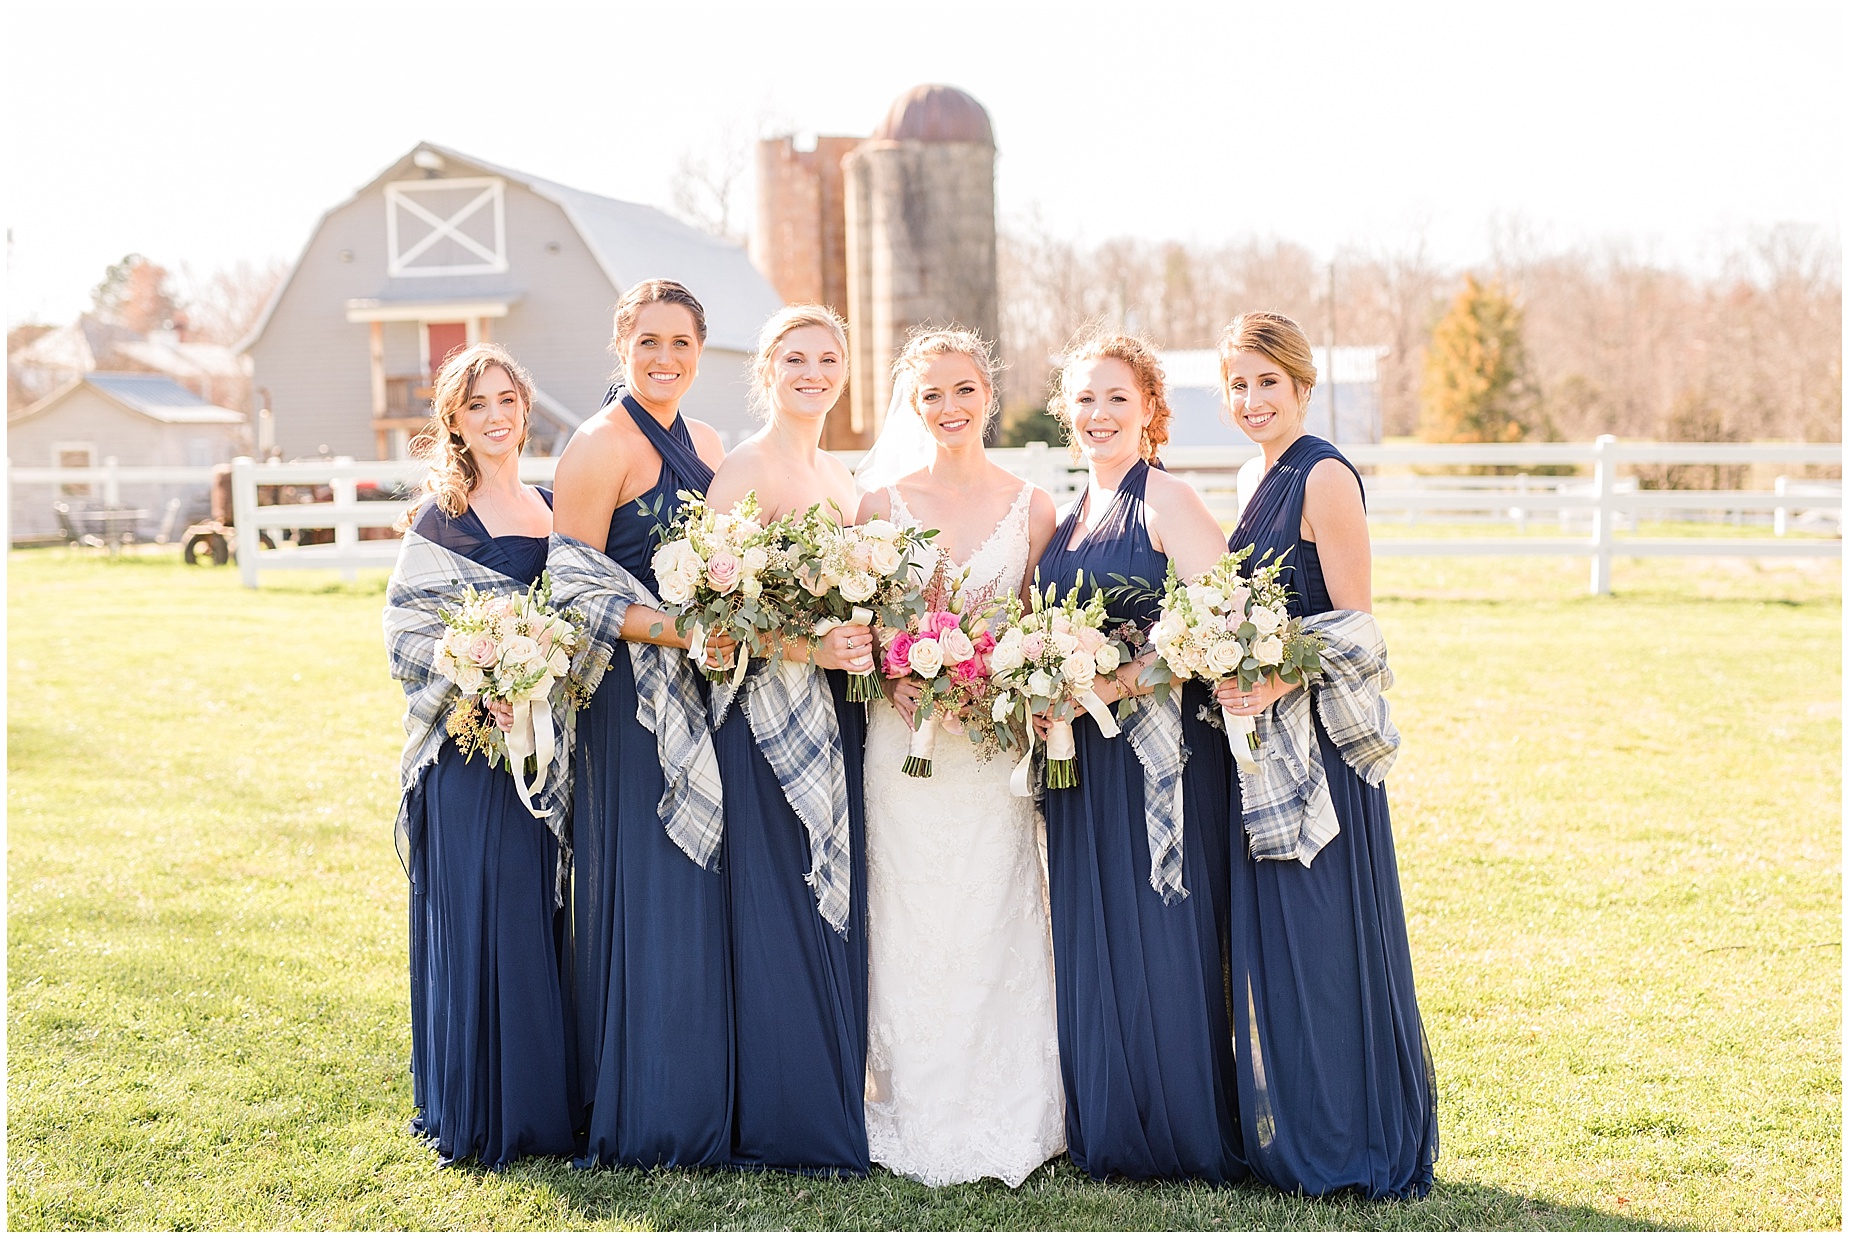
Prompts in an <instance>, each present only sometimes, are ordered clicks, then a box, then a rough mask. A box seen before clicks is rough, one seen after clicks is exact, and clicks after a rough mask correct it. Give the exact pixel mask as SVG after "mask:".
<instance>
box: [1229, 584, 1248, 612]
mask: <svg viewBox="0 0 1849 1239" xmlns="http://www.w3.org/2000/svg"><path fill="white" fill-rule="evenodd" d="M1251 598H1252V587H1251V586H1249V585H1241V586H1239V587H1237V588H1236V589H1234V590H1233V592H1232V593H1230V594H1228V595H1227V596H1226V603H1227V609H1228V610H1230V611H1232V612H1234V613H1235V614H1239V615H1243V614H1245V609H1246V603H1247V602H1249V601H1250V600H1251Z"/></svg>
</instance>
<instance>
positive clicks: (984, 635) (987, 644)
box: [976, 628, 995, 654]
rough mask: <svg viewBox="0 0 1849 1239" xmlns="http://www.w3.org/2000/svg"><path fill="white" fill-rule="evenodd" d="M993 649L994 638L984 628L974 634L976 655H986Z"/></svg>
mask: <svg viewBox="0 0 1849 1239" xmlns="http://www.w3.org/2000/svg"><path fill="white" fill-rule="evenodd" d="M994 648H995V638H994V636H993V635H991V634H990V632H989V630H988V629H986V628H985V629H983V630H982V631H981V632H979V633H977V634H976V652H977V653H978V654H987V653H988V652H989V651H990V650H992V649H994Z"/></svg>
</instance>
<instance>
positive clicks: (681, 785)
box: [546, 533, 725, 869]
mask: <svg viewBox="0 0 1849 1239" xmlns="http://www.w3.org/2000/svg"><path fill="white" fill-rule="evenodd" d="M546 571H547V572H549V573H551V574H552V602H553V605H554V606H556V607H559V608H560V609H563V608H566V607H576V608H577V609H578V610H580V611H582V612H583V613H584V616H585V627H586V632H585V636H586V641H585V648H584V649H583V650H582V651H580V652H579V655H578V659H579V668H576V670H578V673H579V675H580V677H581V678H582V680H583V682H584V686H585V690H586V691H587V692H595V691H596V689H597V686H598V685H599V684H601V683H602V682H603V675H604V670H605V669H606V668H607V667H608V666H609V665H610V659H611V658H612V657H614V656H615V653H616V646H617V644H618V643H619V642H621V643H622V644H625V645H627V646H628V647H629V663H630V666H631V667H633V668H634V670H635V675H636V701H637V705H638V709H637V713H636V717H637V718H638V719H639V720H640V721H641V723H642V725H643V726H644V727H646V728H648V730H649V732H650V733H651V734H653V735H654V737H655V754H656V757H657V758H658V760H659V761H660V762H661V778H662V783H663V788H662V792H661V799H660V801H659V802H657V804H656V806H655V810H656V813H657V815H658V816H659V817H660V818H661V824H662V827H663V829H665V830H666V831H667V835H668V838H669V839H671V840H673V841H674V846H676V847H678V848H679V849H680V850H681V851H683V852H685V853H686V854H687V857H688V859H689V860H691V861H693V863H694V864H696V865H699V866H700V867H701V868H702V869H711V868H713V866H714V865H715V864H716V863H717V860H718V856H719V841H720V839H721V837H722V836H723V834H724V831H725V815H724V811H723V799H722V795H723V794H722V792H721V789H720V784H719V759H718V757H717V755H715V754H714V752H713V734H712V731H711V730H710V729H709V728H708V727H707V724H706V707H705V704H704V703H703V702H702V701H701V700H700V680H699V673H698V672H696V671H695V670H694V669H693V667H692V666H691V665H690V664H689V663H688V661H687V655H686V651H684V650H681V649H677V648H675V647H673V646H666V645H655V644H653V643H651V642H647V641H627V642H625V641H623V638H622V630H623V616H624V614H625V613H626V612H627V611H628V610H629V608H630V606H631V605H632V604H633V605H636V606H644V607H653V608H655V609H657V610H659V609H660V607H661V603H660V601H659V600H658V599H656V597H655V596H654V595H653V594H652V593H650V592H649V590H648V587H647V586H646V585H644V584H642V582H640V581H638V580H637V579H636V578H635V577H634V576H633V575H632V574H631V573H630V572H629V571H628V570H627V569H625V568H624V567H623V566H622V565H621V564H618V563H617V562H615V561H614V560H612V559H611V558H609V556H607V555H605V554H604V553H603V552H602V551H599V550H598V549H597V548H595V547H593V546H589V545H586V544H585V543H583V542H580V541H578V540H577V539H576V538H568V537H566V536H565V535H564V534H560V533H555V534H553V535H552V542H551V544H550V545H549V546H548V548H547V550H546ZM558 721H559V722H560V723H561V732H560V734H561V735H564V736H565V737H566V740H565V743H564V745H563V747H564V748H565V749H566V751H570V749H571V746H572V743H573V742H574V741H575V739H576V737H575V736H574V735H573V734H572V733H571V732H567V731H564V730H562V724H563V720H562V719H560V720H558ZM560 794H561V795H565V796H566V798H567V799H569V789H568V788H566V789H563V790H562V791H561V793H560Z"/></svg>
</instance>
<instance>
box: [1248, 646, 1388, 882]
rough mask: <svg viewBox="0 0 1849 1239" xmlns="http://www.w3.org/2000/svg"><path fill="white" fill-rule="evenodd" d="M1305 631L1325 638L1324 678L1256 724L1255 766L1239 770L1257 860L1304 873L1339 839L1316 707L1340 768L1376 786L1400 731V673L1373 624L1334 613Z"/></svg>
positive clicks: (1279, 704)
mask: <svg viewBox="0 0 1849 1239" xmlns="http://www.w3.org/2000/svg"><path fill="white" fill-rule="evenodd" d="M1304 630H1305V631H1306V632H1314V633H1316V634H1318V635H1319V636H1321V637H1322V639H1323V653H1322V674H1321V676H1319V677H1318V678H1317V680H1316V681H1315V683H1314V684H1313V685H1311V686H1310V687H1309V688H1307V689H1305V690H1304V691H1301V692H1294V693H1291V694H1289V695H1288V696H1285V697H1282V698H1280V699H1279V700H1278V701H1277V702H1276V703H1275V704H1274V705H1273V706H1272V707H1271V708H1270V709H1268V710H1266V711H1265V712H1264V713H1262V714H1260V715H1259V716H1258V741H1259V748H1258V754H1257V758H1258V761H1257V768H1256V769H1254V770H1246V769H1244V768H1241V770H1240V771H1239V786H1240V798H1241V800H1242V801H1243V805H1244V816H1245V831H1246V839H1247V841H1248V844H1249V846H1250V851H1251V855H1252V858H1253V859H1254V860H1294V861H1296V862H1298V863H1299V864H1301V865H1302V866H1303V867H1304V868H1306V869H1307V868H1309V866H1310V862H1311V861H1313V860H1315V859H1316V854H1317V853H1318V852H1320V851H1322V849H1323V848H1324V847H1325V846H1326V845H1327V844H1328V842H1329V841H1330V840H1331V839H1333V838H1335V837H1336V835H1337V834H1338V833H1340V831H1341V823H1340V822H1339V821H1337V820H1336V816H1335V805H1334V803H1333V802H1332V801H1331V799H1330V797H1329V779H1328V775H1327V772H1325V771H1324V769H1323V755H1322V746H1321V745H1320V744H1318V743H1317V741H1316V727H1315V724H1314V722H1313V720H1312V718H1311V715H1310V711H1311V709H1312V708H1313V709H1315V711H1316V713H1317V714H1318V715H1320V716H1321V718H1322V720H1323V728H1324V730H1326V731H1327V732H1328V733H1329V738H1330V739H1331V740H1333V741H1335V744H1336V747H1337V748H1338V749H1340V750H1341V753H1342V760H1343V761H1345V762H1347V763H1348V765H1349V766H1351V767H1353V769H1354V771H1355V773H1356V774H1359V775H1360V776H1361V778H1362V781H1363V782H1365V783H1367V784H1369V785H1370V786H1374V787H1378V786H1379V785H1380V783H1381V780H1383V779H1385V778H1386V777H1387V771H1389V770H1390V769H1392V767H1393V759H1394V757H1395V756H1396V755H1397V754H1398V752H1399V747H1400V733H1399V730H1398V729H1397V728H1396V727H1394V725H1393V719H1392V718H1391V717H1390V714H1389V711H1388V709H1387V699H1386V696H1385V694H1386V691H1387V690H1388V689H1389V688H1392V687H1393V671H1392V669H1391V668H1389V667H1388V666H1387V641H1386V638H1385V637H1384V636H1382V635H1381V631H1380V624H1379V623H1378V622H1377V621H1376V620H1375V619H1374V617H1373V616H1372V615H1369V614H1368V613H1367V612H1366V611H1329V612H1325V613H1324V614H1322V615H1312V616H1310V617H1308V618H1307V619H1306V620H1305V621H1304ZM1312 703H1313V704H1312Z"/></svg>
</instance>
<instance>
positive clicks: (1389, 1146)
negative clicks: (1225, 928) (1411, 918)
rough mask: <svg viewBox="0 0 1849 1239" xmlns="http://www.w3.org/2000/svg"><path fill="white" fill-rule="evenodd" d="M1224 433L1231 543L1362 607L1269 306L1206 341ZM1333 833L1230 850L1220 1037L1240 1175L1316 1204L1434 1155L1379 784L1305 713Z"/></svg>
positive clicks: (1405, 1172)
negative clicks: (1214, 357) (1248, 477)
mask: <svg viewBox="0 0 1849 1239" xmlns="http://www.w3.org/2000/svg"><path fill="white" fill-rule="evenodd" d="M1219 352H1220V375H1221V381H1222V383H1223V385H1224V387H1225V395H1226V400H1227V404H1228V407H1229V408H1230V409H1231V412H1232V418H1233V421H1234V423H1235V424H1236V425H1237V426H1238V427H1239V429H1240V430H1242V431H1244V432H1245V434H1246V437H1247V438H1249V439H1251V440H1252V441H1253V442H1254V443H1257V444H1258V445H1259V446H1260V447H1261V448H1262V449H1263V450H1264V462H1265V472H1264V477H1263V480H1262V481H1261V482H1260V483H1259V485H1258V488H1257V490H1256V491H1255V492H1254V493H1253V494H1252V496H1251V498H1250V500H1249V501H1248V502H1247V504H1246V507H1245V511H1244V513H1243V514H1242V516H1241V518H1240V521H1239V527H1238V528H1237V529H1236V530H1234V532H1233V536H1232V539H1231V541H1230V543H1229V545H1230V546H1232V547H1235V548H1236V547H1243V546H1247V545H1251V546H1255V547H1256V548H1257V549H1256V551H1255V558H1256V557H1258V556H1262V555H1264V554H1266V553H1267V552H1270V553H1272V554H1273V555H1274V556H1275V555H1283V556H1285V557H1286V558H1285V560H1284V562H1285V563H1286V565H1288V566H1287V567H1286V569H1285V572H1284V574H1283V580H1284V582H1285V583H1286V584H1287V585H1288V586H1289V587H1290V589H1291V590H1292V592H1293V596H1292V598H1291V603H1290V611H1291V614H1293V615H1301V616H1314V615H1320V614H1323V613H1326V612H1329V611H1336V610H1352V611H1368V610H1370V609H1371V607H1372V604H1373V589H1372V585H1371V582H1370V576H1371V572H1372V558H1371V552H1370V548H1369V545H1368V528H1367V515H1366V512H1365V511H1364V510H1363V507H1362V489H1361V480H1360V475H1359V474H1357V473H1356V472H1355V468H1354V466H1353V465H1351V464H1349V462H1348V460H1347V459H1346V458H1345V457H1343V455H1342V454H1341V453H1340V452H1338V451H1337V450H1336V449H1335V448H1334V447H1333V446H1332V445H1330V444H1329V443H1327V442H1325V441H1324V440H1322V439H1319V438H1317V437H1316V436H1314V435H1311V434H1306V433H1304V428H1303V414H1304V408H1305V406H1306V405H1307V404H1308V403H1309V399H1310V389H1311V388H1312V387H1313V386H1314V385H1315V383H1316V368H1315V366H1314V364H1313V363H1312V361H1311V359H1310V344H1309V341H1308V340H1307V339H1306V338H1305V337H1304V334H1303V331H1302V329H1301V328H1299V327H1298V326H1297V324H1296V323H1295V322H1293V321H1291V320H1290V319H1288V318H1286V317H1284V316H1283V315H1281V314H1264V313H1259V314H1243V315H1241V316H1240V317H1238V318H1236V319H1234V320H1233V322H1232V325H1231V326H1229V327H1228V328H1227V329H1226V332H1225V334H1224V335H1222V336H1221V338H1220V345H1219ZM1293 691H1296V686H1295V685H1283V684H1281V683H1279V682H1278V681H1276V680H1273V681H1271V682H1270V683H1268V684H1261V685H1258V686H1257V688H1256V690H1255V691H1254V692H1253V693H1252V694H1250V695H1242V694H1240V692H1239V690H1238V686H1237V684H1236V683H1232V682H1229V683H1227V684H1225V685H1222V686H1221V687H1220V689H1219V690H1218V692H1219V698H1220V701H1221V703H1222V704H1224V705H1225V706H1226V707H1227V708H1228V709H1229V710H1231V711H1233V712H1234V713H1237V714H1246V715H1253V714H1257V713H1259V712H1260V711H1262V710H1264V709H1265V708H1267V707H1268V706H1270V705H1271V704H1272V703H1273V702H1275V701H1277V700H1278V699H1279V698H1280V697H1283V696H1284V695H1285V694H1287V693H1289V692H1293ZM1311 720H1312V726H1313V727H1314V729H1315V733H1316V739H1317V741H1318V743H1319V744H1320V746H1321V750H1322V762H1323V770H1324V772H1325V773H1326V775H1327V778H1328V784H1329V795H1330V799H1331V801H1332V802H1333V805H1334V808H1335V816H1336V819H1337V821H1338V822H1339V823H1340V825H1341V829H1340V831H1339V833H1337V834H1336V836H1335V838H1334V839H1333V840H1331V841H1330V842H1329V843H1328V844H1327V845H1326V846H1324V847H1323V849H1322V850H1321V851H1320V852H1318V853H1317V854H1316V856H1315V858H1314V860H1313V862H1312V863H1310V864H1309V865H1308V867H1305V866H1304V865H1302V864H1298V863H1296V862H1295V861H1286V862H1278V861H1259V860H1253V859H1252V858H1251V856H1250V854H1249V850H1248V849H1247V847H1246V846H1245V841H1244V839H1243V838H1239V839H1235V841H1234V843H1235V846H1234V847H1233V856H1232V910H1233V923H1232V945H1233V959H1232V972H1231V976H1232V995H1233V1028H1234V1029H1235V1030H1236V1033H1237V1038H1238V1061H1239V1107H1240V1117H1241V1119H1242V1120H1243V1122H1244V1124H1245V1130H1246V1131H1247V1132H1249V1133H1252V1138H1251V1139H1249V1140H1248V1141H1247V1144H1246V1156H1247V1157H1248V1159H1249V1160H1250V1162H1251V1166H1252V1171H1253V1173H1254V1174H1256V1175H1258V1177H1260V1178H1262V1179H1264V1180H1265V1181H1266V1182H1268V1183H1270V1184H1272V1185H1273V1186H1275V1187H1278V1188H1281V1189H1282V1190H1284V1191H1289V1192H1303V1193H1305V1194H1308V1195H1311V1196H1321V1195H1324V1194H1327V1193H1330V1192H1337V1191H1342V1190H1344V1189H1349V1188H1352V1189H1354V1190H1356V1191H1359V1192H1361V1193H1363V1194H1365V1195H1367V1196H1369V1197H1376V1198H1378V1197H1402V1198H1403V1197H1409V1196H1413V1197H1416V1196H1424V1195H1425V1194H1426V1192H1427V1191H1429V1190H1430V1189H1431V1186H1432V1162H1433V1160H1434V1159H1435V1158H1436V1157H1437V1155H1438V1119H1437V1114H1436V1112H1435V1108H1434V1102H1435V1093H1436V1085H1435V1082H1434V1075H1433V1071H1432V1057H1431V1051H1430V1049H1429V1048H1428V1047H1427V1045H1426V1041H1425V1029H1424V1025H1423V1024H1422V1023H1421V1022H1420V1019H1419V1004H1418V1000H1417V999H1416V998H1415V997H1414V995H1413V981H1412V957H1411V953H1410V951H1409V949H1408V946H1407V941H1406V914H1405V911H1404V909H1403V908H1402V906H1401V903H1400V876H1399V868H1398V865H1397V863H1396V862H1395V860H1394V855H1393V828H1392V824H1391V822H1390V821H1389V820H1388V815H1387V792H1386V788H1385V787H1371V786H1369V785H1368V784H1367V783H1365V782H1364V781H1363V780H1362V779H1361V776H1360V775H1358V774H1357V773H1356V772H1355V771H1354V770H1353V769H1352V768H1351V767H1350V766H1348V765H1347V764H1346V763H1345V762H1344V761H1343V759H1342V754H1341V750H1340V749H1338V748H1337V747H1336V745H1335V743H1334V742H1333V741H1332V740H1330V738H1329V735H1328V732H1327V731H1326V730H1324V727H1323V721H1322V719H1321V718H1320V717H1318V716H1317V714H1316V712H1315V711H1312V712H1311Z"/></svg>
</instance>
